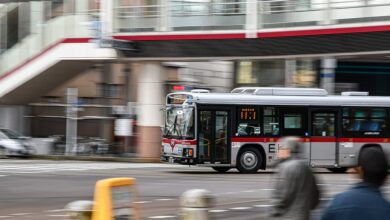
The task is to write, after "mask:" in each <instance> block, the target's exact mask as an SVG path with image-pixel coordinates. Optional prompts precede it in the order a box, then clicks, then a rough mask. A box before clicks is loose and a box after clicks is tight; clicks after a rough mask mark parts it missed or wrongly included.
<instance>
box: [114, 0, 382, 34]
mask: <svg viewBox="0 0 390 220" xmlns="http://www.w3.org/2000/svg"><path fill="white" fill-rule="evenodd" d="M163 2H164V3H165V4H162V3H163ZM254 6H255V7H257V15H254V14H250V13H248V11H249V10H250V8H251V7H254ZM114 11H115V12H114V20H115V21H114V22H115V25H114V27H115V28H114V29H115V30H114V32H116V33H120V32H159V31H186V30H245V29H247V27H248V20H253V19H255V20H257V29H264V28H280V27H296V26H301V27H304V26H313V25H332V24H347V23H361V22H377V21H384V22H389V21H390V14H389V13H388V12H389V11H390V1H389V0H310V1H309V0H191V1H183V0H171V1H156V3H155V4H153V5H127V6H126V5H116V6H115V8H114ZM253 16H255V17H253Z"/></svg>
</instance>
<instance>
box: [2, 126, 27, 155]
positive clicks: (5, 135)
mask: <svg viewBox="0 0 390 220" xmlns="http://www.w3.org/2000/svg"><path fill="white" fill-rule="evenodd" d="M26 139H28V137H25V136H23V135H21V134H19V133H17V132H15V131H13V130H10V129H6V128H0V156H3V157H4V156H24V157H25V156H29V155H31V148H30V147H29V146H28V145H27V144H25V140H26Z"/></svg>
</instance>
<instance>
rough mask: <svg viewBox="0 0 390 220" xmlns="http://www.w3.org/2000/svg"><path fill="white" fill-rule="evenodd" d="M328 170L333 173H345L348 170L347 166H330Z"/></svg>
mask: <svg viewBox="0 0 390 220" xmlns="http://www.w3.org/2000/svg"><path fill="white" fill-rule="evenodd" d="M328 170H329V171H331V172H333V173H345V172H347V168H346V167H340V168H328Z"/></svg>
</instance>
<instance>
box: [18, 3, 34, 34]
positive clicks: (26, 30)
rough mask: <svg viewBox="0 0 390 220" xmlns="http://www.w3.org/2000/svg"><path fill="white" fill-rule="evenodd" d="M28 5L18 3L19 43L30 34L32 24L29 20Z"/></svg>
mask: <svg viewBox="0 0 390 220" xmlns="http://www.w3.org/2000/svg"><path fill="white" fill-rule="evenodd" d="M30 12H31V11H30V3H29V2H22V3H19V7H18V39H19V41H20V40H22V39H23V38H25V37H26V36H27V35H29V34H30V31H31V29H30V26H31V23H33V22H32V21H31V20H30Z"/></svg>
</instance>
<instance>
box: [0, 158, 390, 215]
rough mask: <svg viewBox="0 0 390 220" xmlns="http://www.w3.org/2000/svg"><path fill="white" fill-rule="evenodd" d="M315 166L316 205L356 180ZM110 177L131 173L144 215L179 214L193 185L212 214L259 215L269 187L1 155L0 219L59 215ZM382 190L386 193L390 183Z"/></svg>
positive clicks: (254, 178) (251, 177)
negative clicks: (203, 192)
mask: <svg viewBox="0 0 390 220" xmlns="http://www.w3.org/2000/svg"><path fill="white" fill-rule="evenodd" d="M316 171H317V172H316V173H317V176H318V178H319V179H320V185H321V188H322V189H323V192H324V193H323V196H322V201H323V202H322V203H321V207H323V206H324V205H325V204H326V203H327V202H328V201H329V200H330V199H331V197H332V196H333V195H334V194H335V193H338V192H341V191H344V190H345V189H346V188H348V187H349V186H350V185H351V184H353V183H354V182H355V181H356V180H355V178H354V177H353V174H332V173H329V172H327V171H326V170H322V169H319V170H316ZM110 177H135V178H137V181H138V190H139V195H140V197H139V199H138V202H137V203H138V205H139V206H141V208H142V216H143V218H144V219H179V217H178V215H179V208H178V207H179V197H180V195H181V194H182V193H183V192H184V191H186V190H188V189H193V188H203V189H208V190H210V191H211V192H212V193H213V194H214V195H215V196H216V197H217V201H216V206H215V207H214V208H213V209H212V210H211V211H210V212H211V213H212V214H213V215H214V216H215V217H216V218H217V219H265V218H262V216H264V215H266V212H267V210H268V208H269V200H268V198H269V194H270V193H271V192H272V187H271V186H272V172H259V173H258V174H245V175H243V174H238V173H237V171H235V170H232V171H230V172H229V173H226V174H218V173H215V172H213V171H211V169H209V168H198V167H187V166H175V165H166V164H130V163H108V162H79V161H42V160H14V159H3V160H0V195H1V196H0V219H18V220H19V219H20V220H25V219H30V220H35V219H36V220H38V219H39V220H42V219H53V220H55V219H64V217H65V215H66V213H65V212H64V210H63V209H64V206H65V205H66V204H67V203H68V202H70V201H74V200H80V199H81V200H85V199H86V200H92V195H93V190H94V184H95V182H96V181H97V180H99V179H103V178H110ZM384 190H385V191H386V194H387V195H390V184H388V185H387V186H386V187H385V188H384ZM319 211H320V209H319V210H317V211H316V212H314V214H313V215H314V218H315V217H317V216H318V213H319Z"/></svg>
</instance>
